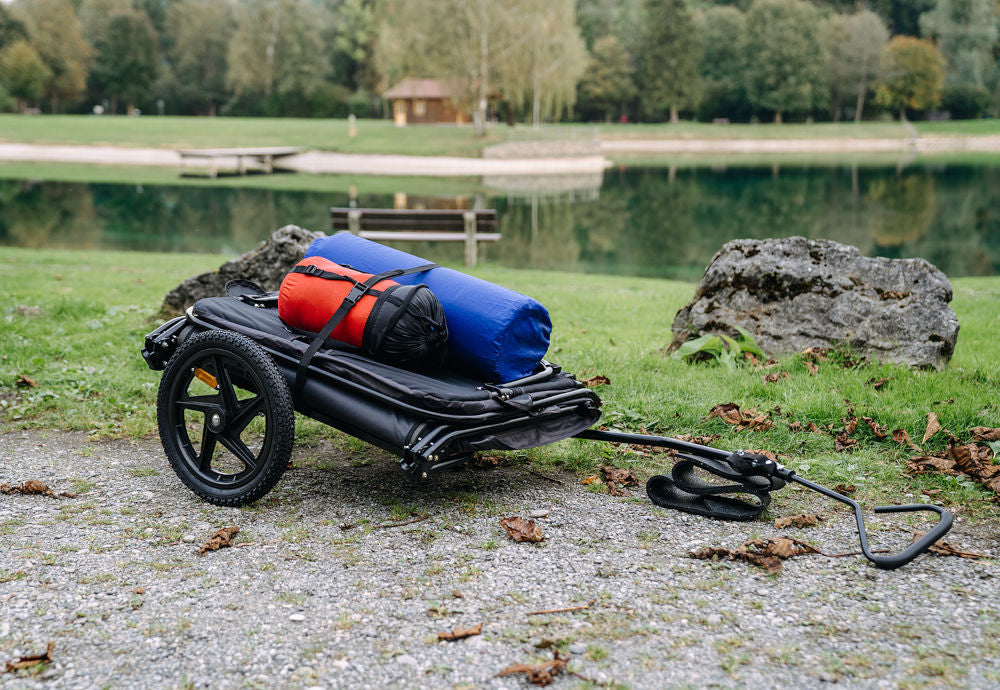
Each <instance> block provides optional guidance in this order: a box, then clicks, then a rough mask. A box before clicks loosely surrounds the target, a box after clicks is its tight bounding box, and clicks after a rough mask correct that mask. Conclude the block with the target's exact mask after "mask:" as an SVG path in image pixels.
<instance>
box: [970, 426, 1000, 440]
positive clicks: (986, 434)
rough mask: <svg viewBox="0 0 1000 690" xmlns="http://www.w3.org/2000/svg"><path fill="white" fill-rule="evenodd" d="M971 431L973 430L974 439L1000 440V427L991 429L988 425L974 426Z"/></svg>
mask: <svg viewBox="0 0 1000 690" xmlns="http://www.w3.org/2000/svg"><path fill="white" fill-rule="evenodd" d="M969 431H970V432H972V440H973V441H986V442H989V441H1000V429H991V428H990V427H988V426H974V427H972V428H971V429H969Z"/></svg>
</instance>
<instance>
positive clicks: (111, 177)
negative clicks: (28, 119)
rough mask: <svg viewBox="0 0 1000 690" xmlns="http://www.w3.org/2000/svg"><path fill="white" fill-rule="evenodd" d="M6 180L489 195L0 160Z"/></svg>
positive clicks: (317, 178) (367, 181)
mask: <svg viewBox="0 0 1000 690" xmlns="http://www.w3.org/2000/svg"><path fill="white" fill-rule="evenodd" d="M0 179H2V180H46V181H51V182H82V183H85V184H96V183H108V184H144V185H171V186H182V187H239V188H251V189H275V190H294V191H302V192H347V191H349V190H350V188H351V187H354V188H355V189H356V190H357V191H358V194H393V193H396V192H399V191H403V190H405V191H406V193H407V194H417V195H428V196H433V195H442V196H456V195H472V194H476V193H477V192H481V191H483V189H484V188H483V186H482V184H480V182H479V181H478V179H477V178H469V177H449V178H443V177H416V176H406V177H401V176H396V177H394V176H391V175H310V174H308V173H298V174H288V175H286V174H276V175H224V176H221V177H217V178H215V179H210V178H209V177H208V176H206V175H190V176H184V175H181V173H180V171H179V170H177V169H175V168H162V167H155V166H142V165H136V166H114V165H88V164H83V163H35V162H11V163H4V162H0Z"/></svg>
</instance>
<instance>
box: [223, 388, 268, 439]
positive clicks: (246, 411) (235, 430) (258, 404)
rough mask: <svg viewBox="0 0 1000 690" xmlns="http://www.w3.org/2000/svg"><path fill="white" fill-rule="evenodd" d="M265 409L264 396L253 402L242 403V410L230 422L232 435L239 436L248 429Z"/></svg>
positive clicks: (259, 396)
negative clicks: (251, 422) (252, 421)
mask: <svg viewBox="0 0 1000 690" xmlns="http://www.w3.org/2000/svg"><path fill="white" fill-rule="evenodd" d="M263 409H264V396H263V395H258V396H257V397H256V398H254V399H253V400H248V401H245V402H243V403H241V406H240V410H239V412H237V413H236V414H235V415H234V416H233V418H232V419H231V420H229V430H230V433H232V434H235V435H239V434H241V433H243V430H244V429H246V428H247V424H249V423H250V421H251V420H252V419H253V418H254V417H255V416H256V415H257V413H258V412H260V411H261V410H263Z"/></svg>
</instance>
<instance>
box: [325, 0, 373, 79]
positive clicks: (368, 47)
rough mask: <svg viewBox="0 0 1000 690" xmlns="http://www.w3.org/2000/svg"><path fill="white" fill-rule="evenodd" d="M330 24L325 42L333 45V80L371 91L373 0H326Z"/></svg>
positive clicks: (331, 56)
mask: <svg viewBox="0 0 1000 690" xmlns="http://www.w3.org/2000/svg"><path fill="white" fill-rule="evenodd" d="M327 5H328V7H329V9H330V22H329V25H328V29H327V31H326V37H325V43H326V44H327V45H328V46H330V45H332V46H333V50H332V51H331V53H330V66H331V71H332V76H333V79H334V80H335V81H336V82H337V83H339V84H343V85H344V86H346V87H348V88H349V89H351V90H352V91H353V90H356V89H358V88H361V87H366V88H374V87H375V86H376V84H375V75H374V69H373V67H372V64H371V62H372V49H373V45H374V43H375V27H376V23H375V3H374V0H328V2H327Z"/></svg>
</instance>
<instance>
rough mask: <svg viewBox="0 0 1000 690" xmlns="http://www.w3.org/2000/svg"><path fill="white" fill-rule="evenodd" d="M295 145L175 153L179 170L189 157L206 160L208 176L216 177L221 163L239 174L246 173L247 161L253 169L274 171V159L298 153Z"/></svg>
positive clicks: (185, 165) (187, 150) (184, 166)
mask: <svg viewBox="0 0 1000 690" xmlns="http://www.w3.org/2000/svg"><path fill="white" fill-rule="evenodd" d="M300 152H301V149H299V148H298V147H296V146H264V147H258V148H229V149H182V150H180V151H178V152H177V153H178V154H179V155H180V157H181V171H182V172H183V171H184V170H185V168H186V167H187V161H188V160H191V159H196V160H207V161H208V164H207V166H206V167H207V168H208V176H209V177H217V176H218V174H219V168H220V167H221V164H227V165H233V163H235V164H234V165H233V167H234V168H235V169H236V172H238V173H239V174H240V175H246V174H247V170H248V169H249V168H248V163H250V164H252V167H253V169H256V170H263V171H264V172H265V173H267V174H269V175H270V174H272V173H273V172H274V161H275V160H277V159H279V158H285V157H287V156H294V155H295V154H297V153H300Z"/></svg>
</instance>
